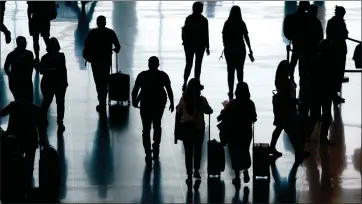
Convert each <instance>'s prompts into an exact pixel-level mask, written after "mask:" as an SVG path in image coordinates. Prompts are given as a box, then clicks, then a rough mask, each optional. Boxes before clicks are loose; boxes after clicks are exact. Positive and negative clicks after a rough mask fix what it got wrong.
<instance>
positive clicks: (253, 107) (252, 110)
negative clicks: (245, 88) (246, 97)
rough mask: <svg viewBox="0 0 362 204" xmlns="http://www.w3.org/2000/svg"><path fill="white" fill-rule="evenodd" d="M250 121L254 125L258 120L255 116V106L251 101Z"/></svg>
mask: <svg viewBox="0 0 362 204" xmlns="http://www.w3.org/2000/svg"><path fill="white" fill-rule="evenodd" d="M250 117H251V118H250V119H251V121H252V122H253V123H255V122H256V121H257V120H258V119H257V117H258V116H257V114H256V108H255V104H254V102H253V101H251V115H250Z"/></svg>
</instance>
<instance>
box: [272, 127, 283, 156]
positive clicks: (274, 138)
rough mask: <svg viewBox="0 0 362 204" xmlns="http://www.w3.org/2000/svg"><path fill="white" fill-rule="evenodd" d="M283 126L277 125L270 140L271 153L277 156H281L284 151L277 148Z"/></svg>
mask: <svg viewBox="0 0 362 204" xmlns="http://www.w3.org/2000/svg"><path fill="white" fill-rule="evenodd" d="M282 131H283V128H282V127H280V126H275V129H274V131H273V134H272V139H271V141H270V153H271V154H274V155H277V156H279V155H280V156H281V154H282V153H280V152H278V151H277V149H276V148H275V146H276V144H277V141H278V139H279V136H280V134H281V133H282Z"/></svg>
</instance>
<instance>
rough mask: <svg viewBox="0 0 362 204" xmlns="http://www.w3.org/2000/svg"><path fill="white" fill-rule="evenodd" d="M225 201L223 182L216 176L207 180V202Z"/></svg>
mask: <svg viewBox="0 0 362 204" xmlns="http://www.w3.org/2000/svg"><path fill="white" fill-rule="evenodd" d="M224 202H225V183H224V181H222V180H220V179H218V178H210V179H208V180H207V203H224Z"/></svg>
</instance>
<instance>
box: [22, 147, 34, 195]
mask: <svg viewBox="0 0 362 204" xmlns="http://www.w3.org/2000/svg"><path fill="white" fill-rule="evenodd" d="M35 152H36V148H31V147H28V148H26V150H25V159H26V175H27V176H26V180H27V187H28V188H29V189H30V188H32V185H33V184H32V183H33V172H34V160H35Z"/></svg>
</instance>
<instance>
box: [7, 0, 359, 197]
mask: <svg viewBox="0 0 362 204" xmlns="http://www.w3.org/2000/svg"><path fill="white" fill-rule="evenodd" d="M57 3H58V4H59V8H58V16H57V18H56V19H55V20H52V21H51V31H50V34H51V36H54V37H56V38H58V40H59V42H60V45H61V52H64V53H65V57H66V65H67V69H68V82H69V86H68V89H67V93H66V97H65V98H66V101H65V119H64V125H65V128H66V130H65V132H64V133H63V135H62V136H57V123H56V115H57V112H56V103H55V100H54V101H53V103H52V105H51V107H50V109H49V113H48V114H49V115H48V118H49V128H48V138H49V141H50V144H51V145H52V146H54V147H55V148H56V149H57V150H58V153H59V155H60V158H61V176H62V177H61V202H64V203H99V202H100V203H140V202H142V203H184V202H185V203H190V202H191V203H192V202H195V203H248V202H249V203H253V202H262V203H268V202H269V203H276V202H278V201H277V200H278V198H280V197H284V198H285V199H287V200H288V201H289V202H295V203H319V202H321V203H360V202H361V201H362V196H361V73H360V72H359V73H346V76H347V77H349V82H348V83H344V84H343V88H342V96H343V97H344V98H345V100H346V102H345V103H344V104H342V105H340V106H339V107H334V108H333V122H332V125H331V128H330V132H329V139H330V140H331V141H332V142H333V145H331V146H327V147H319V146H318V143H317V142H310V143H308V145H307V147H306V148H308V149H309V150H310V152H311V156H310V157H309V158H308V159H306V160H305V161H304V162H303V163H302V164H301V165H300V166H299V168H298V170H297V172H296V176H295V178H296V181H295V183H293V182H288V179H290V178H291V177H290V176H289V174H290V171H291V168H292V166H293V163H294V153H293V148H292V146H291V144H290V142H289V140H288V137H287V135H286V134H285V133H284V132H283V133H282V135H281V137H280V139H279V141H278V143H277V146H276V147H277V149H278V150H279V151H281V152H282V153H283V156H282V157H280V158H278V159H277V160H276V165H275V166H273V167H271V179H270V182H267V181H265V180H263V178H260V179H257V180H254V181H253V180H251V181H250V182H249V183H247V184H244V183H242V184H241V188H240V190H235V187H234V186H233V185H232V178H233V176H234V171H233V170H232V168H231V163H230V158H229V156H228V152H227V147H226V148H225V152H226V168H225V171H224V172H222V174H221V182H213V181H212V180H209V181H208V180H207V138H208V136H209V133H208V131H206V133H205V139H204V145H203V150H202V162H201V165H202V167H201V170H200V174H201V177H202V179H201V184H200V188H199V190H198V191H195V190H194V189H192V188H191V189H188V188H187V186H186V184H185V179H186V169H185V164H184V148H183V146H182V143H181V142H179V143H177V144H174V126H175V124H174V121H175V112H174V113H171V112H170V111H168V105H167V106H166V109H165V113H164V116H163V119H162V140H161V146H160V159H159V162H157V164H156V163H155V164H154V167H153V169H152V171H151V172H148V171H147V170H146V166H145V159H144V158H145V157H144V156H145V153H144V149H143V146H142V123H141V118H140V113H139V109H136V108H134V107H133V106H132V105H130V106H127V105H122V104H119V105H117V103H112V105H111V106H110V107H109V108H108V110H107V118H108V123H107V125H108V128H100V121H99V115H98V113H97V111H96V105H97V104H98V100H97V93H96V89H95V84H94V80H93V75H92V69H91V67H90V64H89V63H87V64H85V60H84V59H83V56H82V52H83V45H84V41H85V39H86V37H87V34H88V32H89V31H90V29H92V28H95V27H96V18H97V17H98V16H99V15H104V16H105V17H106V19H107V27H109V28H111V29H113V30H114V31H115V32H116V34H117V36H118V39H119V41H120V44H121V46H122V47H121V51H120V52H119V54H118V64H119V70H120V71H122V72H123V73H126V74H129V75H130V78H131V89H132V88H133V84H134V81H135V79H136V77H137V75H138V74H139V73H140V72H141V71H144V70H147V69H148V59H149V57H150V56H158V57H159V59H160V70H162V71H165V72H166V73H167V74H168V75H169V77H170V79H171V84H172V88H173V92H174V96H175V105H177V103H178V101H179V100H180V97H181V95H182V84H183V77H182V76H183V71H184V67H185V54H184V51H183V46H182V40H181V28H182V26H183V24H184V22H185V18H186V17H187V16H188V15H189V14H191V12H192V4H193V2H192V1H93V2H89V3H87V4H86V5H85V11H84V12H85V13H82V6H81V3H80V2H75V1H74V2H72V3H70V4H67V3H66V2H62V1H59V2H57ZM313 3H315V4H316V5H318V7H319V13H318V18H319V19H320V20H321V23H322V25H323V28H324V29H325V27H326V24H327V21H328V20H329V19H330V18H331V17H332V16H333V15H334V9H335V6H336V5H339V6H343V7H344V8H345V9H346V12H347V13H346V15H345V22H346V25H347V29H348V30H349V37H351V38H354V39H357V40H361V2H359V1H325V2H313V1H311V4H313ZM233 5H239V6H240V8H241V12H242V16H243V19H244V21H245V23H246V25H247V27H248V31H249V37H250V41H251V45H252V48H253V52H254V57H255V61H254V62H253V63H252V62H251V61H250V60H249V58H248V57H247V58H246V61H245V67H244V73H245V76H244V80H245V81H246V82H247V83H248V84H249V87H250V92H251V99H252V100H253V101H254V103H255V106H256V111H257V115H258V117H257V118H258V120H257V122H256V123H255V142H264V143H269V142H270V139H271V136H272V132H273V130H274V126H273V108H272V96H273V93H272V91H273V90H274V89H275V86H274V76H275V70H276V68H277V65H278V63H279V62H280V61H281V60H283V59H286V58H287V52H286V45H288V43H289V41H288V40H287V39H286V38H285V37H284V35H283V32H282V30H283V29H282V26H283V19H284V17H285V15H286V14H289V13H292V12H295V10H296V7H297V2H296V1H286V2H284V1H205V2H204V11H203V15H204V16H205V17H206V18H207V19H208V21H209V35H210V55H209V56H206V55H205V56H204V60H203V64H202V73H201V83H202V84H203V85H204V86H205V88H204V90H203V91H202V94H203V95H204V96H205V97H206V98H207V99H208V101H209V103H210V105H211V107H212V108H213V109H214V113H213V114H212V115H211V123H210V129H211V133H210V136H211V138H212V139H213V138H215V139H218V138H219V130H218V128H217V126H216V125H217V120H216V117H217V115H218V114H219V112H220V111H221V110H222V108H223V106H222V102H223V101H225V100H228V95H227V93H228V85H227V72H226V62H225V59H224V58H220V54H221V53H222V51H223V43H222V35H221V32H222V28H223V25H224V22H225V20H226V19H227V17H228V15H229V11H230V8H231V7H232V6H233ZM4 24H5V25H6V26H7V28H8V29H9V31H11V33H12V38H13V40H12V42H11V43H10V44H6V43H5V38H4V35H3V34H1V58H0V63H1V66H0V108H4V107H5V106H6V105H7V104H9V103H10V102H11V101H13V96H12V94H11V92H10V90H9V85H8V77H7V76H6V74H5V72H4V69H3V66H4V62H5V58H6V56H7V55H8V54H9V52H11V51H12V50H13V49H14V48H15V47H16V41H15V36H24V37H26V39H27V41H28V44H27V49H29V50H31V51H33V41H32V38H31V36H30V35H29V31H28V18H27V3H26V2H25V1H8V2H7V3H6V10H5V17H4ZM356 45H357V44H356V43H355V42H351V41H348V40H347V46H348V54H347V61H346V69H348V70H351V69H352V70H353V69H355V66H354V62H353V60H352V56H353V51H354V49H355V46H356ZM45 53H46V51H45V44H44V42H43V40H42V39H40V56H42V55H44V54H45ZM112 67H113V71H116V56H115V55H113V65H112ZM296 70H298V69H296ZM295 75H296V82H297V81H298V77H297V76H298V73H297V71H296V74H295ZM191 76H193V72H192V73H191ZM41 77H42V76H41V75H40V74H39V73H37V72H34V76H33V85H34V103H35V104H38V105H40V104H41V101H42V93H41V90H40V81H41ZM205 119H206V122H207V116H205ZM7 124H8V117H5V118H2V119H1V127H2V128H3V129H6V127H7ZM206 126H207V127H208V126H209V124H206ZM206 130H208V128H206ZM250 151H251V149H250ZM34 165H35V167H34V168H35V169H34V181H35V186H38V177H39V169H38V166H39V150H37V153H36V159H35V164H34ZM326 171H329V172H330V174H328V176H329V177H330V178H329V179H327V180H328V181H326V180H325V179H321V178H324V177H325V176H324V175H323V174H324V172H326ZM250 174H252V169H250ZM292 177H293V176H292ZM290 183H293V185H290Z"/></svg>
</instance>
